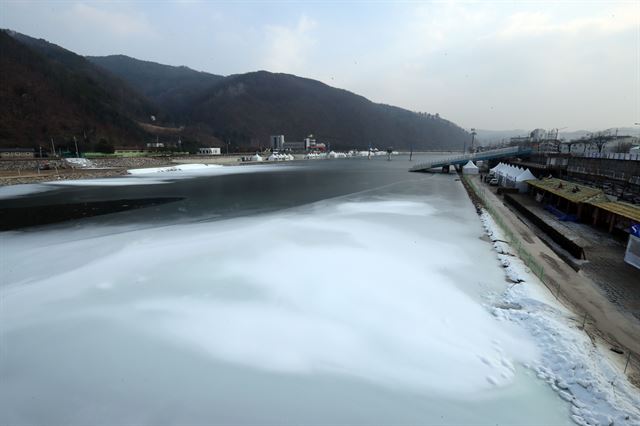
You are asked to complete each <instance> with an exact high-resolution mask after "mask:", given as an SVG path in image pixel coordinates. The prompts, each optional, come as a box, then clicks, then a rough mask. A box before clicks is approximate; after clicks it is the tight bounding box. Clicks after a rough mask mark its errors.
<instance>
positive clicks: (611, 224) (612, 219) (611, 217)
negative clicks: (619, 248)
mask: <svg viewBox="0 0 640 426" xmlns="http://www.w3.org/2000/svg"><path fill="white" fill-rule="evenodd" d="M609 219H610V220H609V233H611V232H612V231H613V226H614V225H615V224H616V216H615V215H614V214H613V213H609Z"/></svg>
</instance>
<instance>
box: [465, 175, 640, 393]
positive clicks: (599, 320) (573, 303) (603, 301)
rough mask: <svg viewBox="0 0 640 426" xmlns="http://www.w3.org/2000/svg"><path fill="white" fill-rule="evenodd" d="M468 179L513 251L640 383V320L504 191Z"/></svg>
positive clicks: (477, 202)
mask: <svg viewBox="0 0 640 426" xmlns="http://www.w3.org/2000/svg"><path fill="white" fill-rule="evenodd" d="M462 182H463V184H464V186H465V188H466V189H467V192H468V193H469V195H470V197H471V199H472V201H473V202H474V204H475V205H476V208H477V210H478V213H479V214H481V213H482V212H483V211H486V212H487V213H488V214H490V215H491V217H492V218H493V220H495V222H497V224H498V225H499V226H500V228H501V230H502V231H503V233H504V240H505V241H504V242H505V243H506V244H508V245H510V246H511V248H512V251H513V254H517V255H518V257H519V258H520V259H522V261H523V262H524V264H525V265H526V266H527V267H528V268H529V270H530V272H531V274H534V275H535V276H536V277H537V278H538V279H539V281H540V282H541V283H542V284H544V285H545V286H546V287H547V289H548V290H549V291H550V292H551V294H552V295H553V296H554V297H555V299H556V300H558V302H560V303H561V304H562V305H563V306H565V307H567V308H568V309H570V311H571V312H573V315H574V316H575V318H574V320H575V321H576V322H577V323H578V324H580V327H581V329H582V330H584V332H585V333H586V334H587V335H588V336H589V338H590V339H591V341H592V342H593V343H594V345H596V344H597V345H600V346H603V347H606V348H607V349H610V350H608V351H607V352H608V353H607V355H608V357H609V358H610V359H611V360H612V361H614V362H615V363H616V364H617V365H618V367H619V368H620V370H624V369H625V367H626V375H627V377H628V378H629V381H630V382H631V383H633V384H634V385H635V386H636V387H640V340H638V336H640V322H638V320H637V319H636V318H635V317H633V316H632V315H629V314H628V313H626V312H622V311H621V310H620V309H619V307H617V306H616V305H614V304H613V303H611V302H610V301H609V300H608V299H607V298H606V297H605V296H604V295H603V294H602V293H601V292H600V291H599V290H598V287H597V285H596V284H595V283H594V282H593V281H592V280H591V279H590V278H589V277H587V276H586V275H585V274H584V273H582V272H580V271H575V270H574V269H573V268H572V267H571V266H570V265H568V264H566V263H565V262H564V261H563V260H562V259H561V258H560V257H559V256H558V255H557V254H556V253H555V252H554V251H553V250H552V249H551V248H550V247H548V246H547V245H546V244H545V243H544V242H543V241H542V240H540V238H539V237H538V236H537V235H536V234H535V232H534V231H533V230H532V229H530V228H529V227H528V226H527V225H526V224H525V222H524V221H523V220H522V219H521V218H520V217H519V216H518V215H517V213H516V212H514V211H512V210H510V209H509V208H508V207H507V206H506V205H505V204H504V203H503V201H502V199H500V198H499V196H497V195H496V194H494V193H493V192H492V191H488V190H485V189H484V188H483V187H482V183H481V181H480V179H479V177H478V176H464V177H463V178H462ZM497 249H498V251H500V247H497ZM627 360H628V361H627ZM627 363H628V365H627Z"/></svg>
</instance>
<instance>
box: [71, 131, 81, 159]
mask: <svg viewBox="0 0 640 426" xmlns="http://www.w3.org/2000/svg"><path fill="white" fill-rule="evenodd" d="M73 143H74V144H75V145H76V158H80V154H79V153H78V141H77V140H76V137H75V136H74V137H73Z"/></svg>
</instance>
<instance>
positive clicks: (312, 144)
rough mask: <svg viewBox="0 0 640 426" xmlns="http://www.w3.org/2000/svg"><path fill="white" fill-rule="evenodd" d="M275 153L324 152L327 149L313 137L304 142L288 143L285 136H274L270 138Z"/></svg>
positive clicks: (305, 139)
mask: <svg viewBox="0 0 640 426" xmlns="http://www.w3.org/2000/svg"><path fill="white" fill-rule="evenodd" d="M270 141H271V144H270V145H271V149H272V150H273V151H322V152H324V151H325V150H326V149H327V146H326V145H325V144H324V143H321V142H318V141H317V140H316V139H315V138H314V137H313V135H309V136H307V137H306V138H304V140H302V142H297V141H296V142H287V141H285V139H284V135H272V136H271V138H270Z"/></svg>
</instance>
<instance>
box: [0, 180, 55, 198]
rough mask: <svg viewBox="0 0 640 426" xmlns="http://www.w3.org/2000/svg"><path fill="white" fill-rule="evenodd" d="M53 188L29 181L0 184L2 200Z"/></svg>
mask: <svg viewBox="0 0 640 426" xmlns="http://www.w3.org/2000/svg"><path fill="white" fill-rule="evenodd" d="M51 189H52V188H50V187H48V186H46V185H42V184H38V183H28V184H22V185H2V186H0V200H3V199H9V198H16V197H24V196H25V195H31V194H37V193H39V192H46V191H50V190H51Z"/></svg>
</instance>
